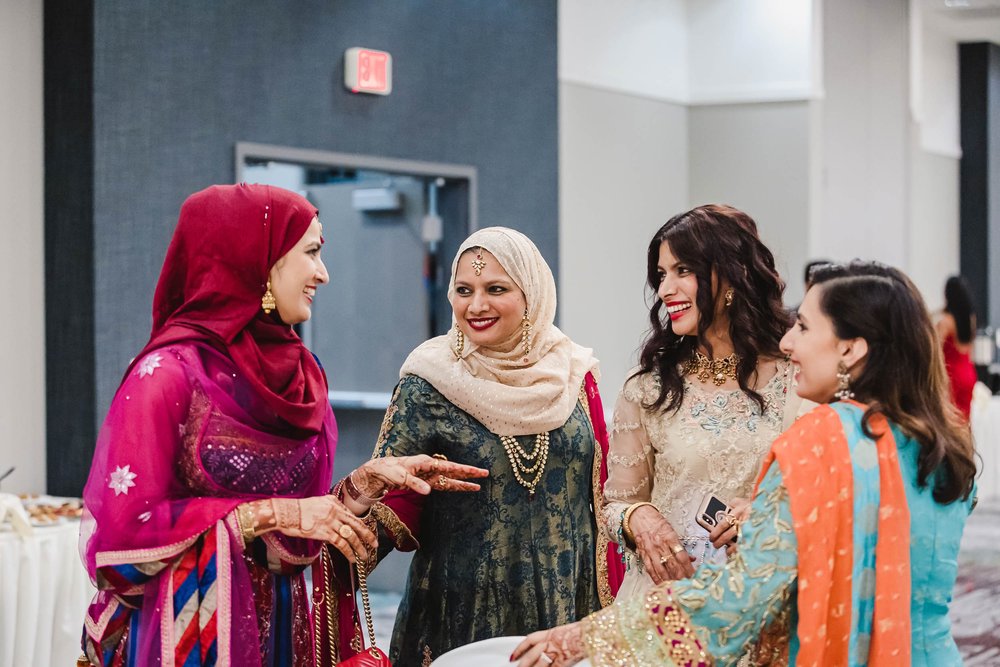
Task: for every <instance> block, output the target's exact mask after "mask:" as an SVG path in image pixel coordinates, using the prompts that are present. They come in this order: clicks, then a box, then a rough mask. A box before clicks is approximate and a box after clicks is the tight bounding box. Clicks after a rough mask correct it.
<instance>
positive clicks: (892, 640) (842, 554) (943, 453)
mask: <svg viewBox="0 0 1000 667" xmlns="http://www.w3.org/2000/svg"><path fill="white" fill-rule="evenodd" d="M782 349H783V350H784V351H785V352H786V353H787V354H789V355H790V357H791V360H792V362H793V363H794V364H795V365H796V367H797V371H798V373H797V380H798V386H797V391H798V393H799V395H800V396H802V397H803V398H807V399H810V400H813V401H816V402H819V403H823V404H824V405H820V406H819V407H817V408H815V409H814V410H812V411H811V412H809V413H808V414H806V415H804V416H803V417H801V418H800V419H799V420H798V421H797V422H796V423H795V424H794V425H793V426H792V427H791V428H790V429H789V430H788V431H786V432H785V433H784V434H783V435H782V436H780V437H779V438H778V439H777V440H776V441H775V442H774V444H773V445H772V447H771V451H770V453H769V455H768V457H767V459H766V460H765V463H764V467H763V470H762V473H761V476H760V478H759V480H758V486H757V491H756V494H755V497H754V500H753V503H752V505H751V511H750V513H749V518H747V519H745V520H743V521H742V522H741V521H740V520H739V519H738V518H736V517H733V519H732V521H731V523H732V524H733V525H732V528H731V529H730V530H732V531H735V532H738V537H739V541H738V544H739V548H738V549H737V550H736V552H735V555H734V556H733V558H731V559H730V560H729V561H728V562H727V563H725V564H707V565H705V566H703V567H702V568H701V569H700V570H699V571H698V572H697V574H696V575H695V576H694V578H692V579H690V580H684V581H667V582H664V583H663V584H660V585H659V586H656V587H655V588H653V589H652V590H651V591H650V593H649V594H648V595H647V596H646V597H645V598H640V599H634V598H633V599H631V600H623V601H622V603H621V604H616V605H615V606H613V607H612V608H609V609H606V610H604V611H601V612H599V613H597V614H594V615H592V616H590V617H588V618H587V619H585V620H584V621H582V622H580V623H575V624H570V625H567V626H563V627H560V628H554V629H553V630H550V631H541V632H537V633H533V634H532V635H529V636H528V638H527V639H526V640H525V641H524V642H523V643H522V644H521V645H520V646H519V647H518V648H517V650H516V651H515V653H514V656H513V657H515V658H518V659H520V662H519V666H520V667H527V666H529V665H538V666H540V667H544V666H547V665H555V666H556V667H559V666H561V665H570V664H574V663H576V662H577V661H578V660H579V659H580V658H582V657H584V656H585V655H586V656H587V657H589V659H590V661H591V664H592V665H594V666H604V665H632V666H636V667H640V666H642V665H709V664H714V665H732V664H736V663H737V661H738V660H739V659H740V657H741V656H742V655H743V654H744V652H745V651H746V650H747V649H751V650H752V653H753V657H754V659H755V662H754V663H753V664H792V665H816V666H817V667H824V666H827V665H852V666H853V665H870V666H873V667H888V666H890V665H891V666H895V665H917V666H927V667H948V666H951V665H961V664H962V661H961V656H960V655H959V652H958V649H957V647H956V645H955V642H954V639H953V638H952V636H951V629H950V624H949V620H948V615H947V614H948V604H949V602H950V600H951V595H952V588H953V587H954V583H955V577H956V570H957V555H958V548H959V542H960V540H961V536H962V530H963V528H964V526H965V521H966V518H967V516H968V514H969V512H970V511H971V509H972V507H973V505H974V504H975V501H974V498H973V492H974V475H975V464H974V460H973V449H972V445H971V441H970V435H969V432H968V430H967V429H966V428H964V427H963V426H962V425H961V420H960V417H959V415H958V414H957V411H956V410H955V409H954V408H953V407H952V406H951V403H950V401H949V400H948V384H947V381H946V376H945V371H944V364H943V361H942V358H941V353H940V351H939V349H938V346H937V342H936V338H935V336H934V328H933V325H932V324H931V321H930V317H929V316H928V313H927V310H926V307H925V306H924V303H923V301H922V300H921V298H920V296H919V294H918V292H917V291H916V288H915V287H914V286H913V284H912V283H911V282H910V281H909V279H908V278H906V277H905V276H904V275H903V274H902V273H901V272H899V271H897V270H895V269H891V268H888V267H885V266H882V265H878V264H874V263H861V262H856V263H854V264H852V265H850V266H848V267H843V266H830V267H827V268H824V269H823V270H818V271H817V273H816V274H815V275H814V277H813V284H812V287H811V288H810V289H809V291H808V292H807V294H806V297H805V300H804V301H803V303H802V306H801V307H800V309H799V312H798V318H797V321H796V324H795V326H794V327H793V328H792V329H791V330H790V331H789V332H788V334H786V336H785V338H784V339H783V340H782Z"/></svg>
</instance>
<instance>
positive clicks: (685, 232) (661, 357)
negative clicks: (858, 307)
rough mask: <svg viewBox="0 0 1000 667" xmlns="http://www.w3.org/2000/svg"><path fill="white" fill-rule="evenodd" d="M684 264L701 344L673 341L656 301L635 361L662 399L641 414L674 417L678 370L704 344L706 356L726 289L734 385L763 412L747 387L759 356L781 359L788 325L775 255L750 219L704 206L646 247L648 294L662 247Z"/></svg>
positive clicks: (680, 384)
mask: <svg viewBox="0 0 1000 667" xmlns="http://www.w3.org/2000/svg"><path fill="white" fill-rule="evenodd" d="M663 243H667V244H669V246H670V252H671V253H673V255H674V256H675V257H677V259H678V260H680V261H682V262H684V264H686V265H687V266H688V268H690V269H691V271H692V272H693V273H694V275H695V277H696V278H697V279H698V294H697V296H696V297H695V300H696V301H697V306H698V317H699V319H698V338H697V339H695V338H693V337H686V338H685V337H684V336H678V335H676V334H675V333H674V332H673V329H672V328H671V326H670V318H669V316H667V315H666V313H665V310H666V309H665V308H664V306H663V302H662V301H660V299H659V298H656V299H655V301H654V303H653V305H652V307H651V308H650V309H649V323H650V331H649V335H648V336H647V337H646V340H645V342H644V343H643V346H642V352H641V353H640V355H639V370H638V371H636V373H635V375H641V374H643V373H655V375H656V376H658V377H659V381H660V393H659V395H658V396H657V397H656V400H654V401H653V402H652V403H651V404H649V405H644V406H643V407H645V408H646V409H659V408H661V407H662V408H664V409H666V410H676V409H677V408H679V407H680V405H681V401H683V400H684V378H683V376H682V375H681V371H680V369H679V368H678V365H679V364H681V363H683V362H685V361H687V360H688V359H690V358H691V357H692V356H693V354H694V352H695V350H696V348H697V346H698V342H699V341H701V343H702V345H704V347H705V348H706V349H707V351H708V353H709V355H711V353H712V350H711V345H710V344H709V342H708V341H707V340H705V333H706V332H707V331H708V330H709V328H710V327H711V326H712V322H713V321H714V319H715V304H716V302H717V300H718V294H717V291H718V290H713V289H712V284H713V276H714V278H715V281H714V282H715V284H716V285H722V284H723V283H724V282H725V283H728V285H729V287H730V288H732V290H733V299H732V305H730V306H729V307H728V309H727V313H728V315H729V336H730V338H731V339H732V341H733V349H734V350H735V352H736V353H737V354H738V355H739V356H740V362H739V365H738V366H737V369H736V378H737V381H738V382H739V385H740V389H742V390H743V391H744V392H745V393H746V394H747V396H749V397H750V398H751V399H752V400H754V401H756V403H757V405H758V406H760V409H761V411H763V410H764V408H765V405H764V398H763V397H762V396H761V395H760V394H758V393H757V392H756V391H754V389H753V387H751V386H750V378H751V376H752V375H754V373H756V371H757V361H758V358H759V357H760V356H761V355H764V356H768V357H779V356H782V354H781V351H780V349H779V347H778V344H779V343H780V341H781V337H782V336H783V335H784V333H785V331H786V330H787V329H788V327H789V326H790V324H791V318H790V316H789V314H788V311H787V310H785V307H784V305H783V304H782V300H781V295H782V292H784V290H785V284H784V283H783V282H782V280H781V278H779V277H778V272H777V270H776V269H775V268H774V255H772V254H771V251H770V250H768V249H767V246H765V245H764V244H763V243H761V240H760V236H759V235H758V234H757V224H756V223H755V222H754V221H753V218H751V217H750V216H749V215H747V214H746V213H744V212H743V211H740V210H737V209H735V208H733V207H732V206H726V205H723V204H708V205H705V206H699V207H698V208H694V209H691V210H690V211H688V212H686V213H681V214H680V215H675V216H674V217H672V218H670V220H668V221H667V223H666V224H665V225H663V226H662V227H660V229H659V231H657V232H656V234H655V235H654V236H653V239H652V240H651V241H650V242H649V250H648V252H647V254H646V281H647V284H648V285H649V288H650V289H651V290H653V293H654V295H655V293H656V292H657V290H658V289H659V287H660V277H659V269H658V268H657V264H658V262H659V258H660V246H661V245H662V244H663Z"/></svg>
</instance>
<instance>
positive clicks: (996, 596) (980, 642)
mask: <svg viewBox="0 0 1000 667" xmlns="http://www.w3.org/2000/svg"><path fill="white" fill-rule="evenodd" d="M998 600H1000V499H997V498H993V499H991V500H989V501H981V502H980V503H979V506H978V507H976V509H975V511H973V512H972V515H971V516H970V517H969V522H968V524H966V527H965V534H964V535H963V536H962V550H961V552H959V555H958V581H957V582H956V584H955V599H954V601H953V602H952V604H951V620H952V633H953V634H954V635H955V641H957V642H958V647H959V649H960V650H961V651H962V656H963V657H964V659H965V665H966V667H979V666H986V665H990V666H995V665H1000V604H997V602H998Z"/></svg>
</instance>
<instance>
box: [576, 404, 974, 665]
mask: <svg viewBox="0 0 1000 667" xmlns="http://www.w3.org/2000/svg"><path fill="white" fill-rule="evenodd" d="M831 407H833V409H834V410H836V412H837V414H838V416H839V417H840V419H841V422H842V425H843V428H844V434H845V436H846V439H847V442H848V447H849V448H850V452H851V462H852V468H853V497H854V559H853V564H852V568H853V570H852V608H851V610H850V613H851V626H852V631H851V640H850V643H851V650H850V665H851V667H863V666H864V665H867V663H868V646H869V641H870V635H871V628H872V614H873V610H874V595H875V576H874V573H875V546H876V544H877V542H878V530H877V527H878V504H879V470H878V467H879V466H878V454H877V451H876V448H875V444H874V442H873V441H872V440H871V439H869V438H868V437H867V436H865V435H864V432H863V431H862V428H861V419H862V416H863V414H864V409H863V408H861V407H859V406H857V405H853V404H849V403H835V404H832V406H831ZM892 430H893V435H894V437H895V440H896V446H897V450H898V452H899V459H900V469H901V472H902V475H903V479H904V484H905V488H906V496H907V503H908V505H909V509H910V564H911V592H912V593H911V604H910V617H911V627H912V663H911V664H912V665H913V666H914V667H952V666H958V665H961V664H962V660H961V656H960V654H959V652H958V648H957V646H956V645H955V642H954V639H953V638H952V635H951V626H950V621H949V619H948V605H949V603H950V602H951V599H952V590H953V588H954V585H955V578H956V576H957V572H958V550H959V544H960V542H961V537H962V531H963V529H964V527H965V521H966V519H967V518H968V515H969V512H971V510H972V504H973V497H974V495H975V494H973V495H972V496H970V497H969V499H968V500H964V501H958V502H954V503H951V504H950V505H940V504H938V503H937V502H935V501H934V499H933V496H932V485H928V487H925V488H921V487H919V486H918V485H917V462H918V455H919V444H918V443H917V442H916V441H915V440H913V439H911V438H909V437H907V436H906V435H904V434H903V432H902V431H901V430H900V429H899V427H898V426H896V425H892ZM802 447H803V451H807V450H808V447H809V443H802ZM796 553H797V541H796V537H795V533H794V530H793V528H792V516H791V509H790V505H789V500H788V492H787V490H786V489H785V487H784V486H783V483H782V477H781V471H780V469H779V467H778V466H777V465H774V466H771V468H770V469H769V471H768V472H767V474H766V475H765V476H764V478H763V480H761V484H760V487H759V489H758V494H757V496H756V497H755V498H754V501H753V506H752V511H751V515H750V518H749V520H747V521H746V522H745V523H743V525H742V527H741V537H740V549H739V550H738V551H737V554H736V555H735V556H734V557H733V558H731V559H730V560H729V561H728V562H727V563H725V564H717V563H705V564H704V565H702V567H701V568H700V569H699V570H698V571H697V573H696V574H695V576H694V578H692V579H689V580H683V581H675V582H669V583H668V584H665V585H663V586H658V587H656V588H655V589H654V591H668V593H669V596H670V599H672V600H674V601H676V603H677V604H678V605H679V606H680V608H681V609H682V610H683V611H684V612H685V613H686V614H687V616H688V619H689V620H690V625H689V626H686V622H685V623H682V625H685V626H686V627H688V628H689V629H690V630H693V631H694V633H695V634H696V635H697V637H698V638H699V639H700V640H701V641H702V643H703V646H704V649H705V652H706V653H707V654H708V655H709V656H711V657H712V659H714V661H715V662H714V664H715V665H716V666H717V667H721V666H723V665H735V664H737V662H738V661H739V659H740V658H741V657H742V656H743V654H744V653H745V652H746V651H747V649H749V648H750V647H751V646H752V645H753V643H754V642H755V640H756V639H757V637H758V635H759V634H760V631H761V629H762V628H765V627H766V628H769V629H770V630H771V631H772V632H774V634H775V636H777V637H784V638H786V639H785V641H788V642H789V663H788V664H790V665H794V664H796V655H797V653H798V647H799V638H798V636H797V635H796V632H795V629H796V619H795V615H796V614H795V601H796V587H797V576H796V561H797V558H796ZM657 623H658V621H657V619H655V618H653V617H651V615H650V610H649V605H648V604H647V601H646V600H645V599H642V598H633V599H630V600H622V601H620V602H616V604H615V605H614V606H613V607H611V608H609V609H606V610H604V611H602V612H600V613H598V614H595V615H594V616H592V617H591V619H590V620H588V623H587V627H588V628H589V631H590V632H592V633H596V632H601V633H603V634H604V635H605V636H601V637H599V638H596V639H591V640H588V641H589V642H590V644H591V645H592V646H601V647H613V650H611V649H607V654H608V655H611V654H614V655H615V656H617V658H616V659H626V658H623V657H622V656H627V660H628V661H629V662H628V664H630V665H636V666H638V665H647V664H649V665H653V664H658V665H669V664H673V663H671V662H670V660H669V659H667V660H666V662H665V661H664V658H663V647H662V646H661V643H662V642H656V641H650V638H651V637H652V636H653V635H652V634H651V632H652V631H654V624H657ZM586 631H587V630H585V632H586ZM592 660H593V656H592ZM604 664H612V663H610V662H609V663H605V662H601V661H596V662H594V665H595V667H600V666H601V665H604Z"/></svg>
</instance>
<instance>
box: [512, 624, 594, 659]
mask: <svg viewBox="0 0 1000 667" xmlns="http://www.w3.org/2000/svg"><path fill="white" fill-rule="evenodd" d="M585 657H586V656H585V655H584V651H583V633H582V632H581V627H580V623H579V621H578V622H576V623H569V624H567V625H559V626H556V627H554V628H552V629H551V630H539V631H538V632H532V633H531V634H530V635H528V636H527V637H525V638H524V641H523V642H521V643H520V644H518V645H517V648H515V649H514V652H513V653H511V654H510V661H511V662H514V661H515V660H517V661H518V662H517V667H566V666H568V665H575V664H576V663H578V662H579V661H581V660H583V659H584V658H585Z"/></svg>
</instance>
